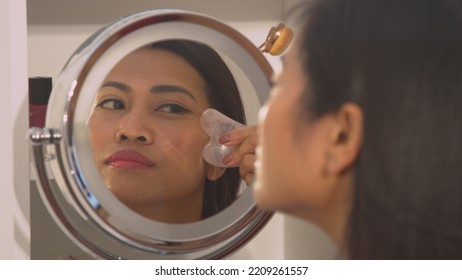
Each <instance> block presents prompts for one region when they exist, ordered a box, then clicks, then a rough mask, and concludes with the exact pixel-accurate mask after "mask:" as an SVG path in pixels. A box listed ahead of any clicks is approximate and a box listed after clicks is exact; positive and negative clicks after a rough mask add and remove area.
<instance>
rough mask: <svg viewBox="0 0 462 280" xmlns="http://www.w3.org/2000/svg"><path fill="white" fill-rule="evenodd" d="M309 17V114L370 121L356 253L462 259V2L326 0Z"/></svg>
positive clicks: (354, 219)
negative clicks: (343, 109)
mask: <svg viewBox="0 0 462 280" xmlns="http://www.w3.org/2000/svg"><path fill="white" fill-rule="evenodd" d="M304 15H305V16H306V21H305V24H304V27H303V29H302V33H301V36H302V37H301V38H300V39H301V40H300V44H299V46H300V50H299V53H300V59H301V61H302V63H303V67H304V71H305V72H306V75H307V76H308V77H309V88H307V89H306V90H305V92H304V94H303V95H302V96H303V97H302V100H303V102H302V104H303V105H302V106H305V107H304V108H303V111H305V112H309V115H307V117H308V116H310V117H311V118H312V117H313V115H314V118H318V117H321V116H323V115H325V114H328V113H330V112H334V111H335V110H337V109H338V108H339V107H340V106H341V105H342V104H343V103H346V102H354V103H356V104H358V105H359V106H360V107H361V108H362V110H363V113H364V139H363V146H362V149H361V152H360V155H359V158H358V159H357V162H356V164H355V167H354V198H353V200H354V201H353V208H352V212H351V214H350V219H349V224H348V228H347V236H346V240H347V244H346V248H345V249H346V251H347V254H348V255H349V257H351V258H353V259H453V258H456V259H462V148H461V145H462V1H458V0H425V1H422V0H320V1H314V2H313V4H312V5H309V7H308V9H307V10H306V13H304Z"/></svg>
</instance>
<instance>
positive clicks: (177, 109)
mask: <svg viewBox="0 0 462 280" xmlns="http://www.w3.org/2000/svg"><path fill="white" fill-rule="evenodd" d="M157 111H159V112H164V113H173V114H182V113H187V112H191V110H188V109H186V108H185V107H183V106H181V105H178V104H165V105H162V106H160V107H159V108H158V109H157Z"/></svg>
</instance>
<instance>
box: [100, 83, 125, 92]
mask: <svg viewBox="0 0 462 280" xmlns="http://www.w3.org/2000/svg"><path fill="white" fill-rule="evenodd" d="M103 87H113V88H116V89H118V90H120V91H123V92H126V93H130V92H132V88H131V87H130V86H129V85H127V84H124V83H121V82H116V81H106V82H104V83H103V85H102V86H101V88H103Z"/></svg>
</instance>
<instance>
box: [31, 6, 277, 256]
mask: <svg viewBox="0 0 462 280" xmlns="http://www.w3.org/2000/svg"><path fill="white" fill-rule="evenodd" d="M172 30H175V32H172ZM166 39H189V40H197V41H201V42H204V43H206V44H209V45H210V46H211V47H213V48H215V49H216V50H217V51H218V52H219V53H220V54H223V55H224V56H225V57H227V58H228V59H229V61H231V62H234V63H235V64H236V65H237V67H238V68H239V69H240V73H233V74H236V76H241V78H242V79H244V80H246V81H247V82H248V83H250V84H249V88H252V90H253V91H254V92H255V93H256V99H258V100H257V102H260V104H263V103H264V101H265V100H266V99H267V97H268V93H269V90H270V80H271V75H272V69H271V66H270V65H269V63H268V62H267V60H266V59H265V57H264V56H263V55H262V53H261V52H260V51H259V50H258V48H257V47H256V46H254V45H253V44H252V43H251V42H250V41H249V40H248V39H247V38H246V37H244V36H243V35H242V34H241V33H239V32H237V31H235V30H234V29H233V28H231V27H229V26H228V25H226V24H224V23H222V22H220V21H219V20H217V19H214V18H211V17H208V16H205V15H202V14H198V13H192V12H188V11H182V10H151V11H145V12H141V13H137V14H134V15H131V16H128V17H125V18H122V19H120V20H117V21H115V22H114V23H112V24H110V25H108V26H107V27H105V28H103V29H101V30H100V31H98V32H97V33H95V34H94V35H93V36H92V37H91V38H89V39H88V40H87V41H86V42H85V43H84V44H82V46H81V47H80V48H79V49H77V50H76V52H75V53H74V54H73V55H72V56H71V58H70V59H69V61H68V62H67V63H66V65H65V67H64V68H63V71H62V73H61V74H60V77H59V78H58V80H57V81H56V83H55V84H54V86H53V90H52V95H51V98H50V103H49V105H48V113H47V119H46V124H45V128H33V129H31V130H30V132H29V135H30V140H31V141H30V142H31V146H32V150H33V155H34V161H35V170H36V173H37V178H38V181H39V184H38V185H39V190H40V194H41V197H42V199H43V201H44V202H45V205H46V207H47V209H48V211H49V213H50V214H51V216H52V217H53V218H54V220H55V221H56V222H57V224H58V225H59V227H60V228H61V230H63V231H64V232H65V233H66V235H67V236H68V237H69V238H70V239H71V240H72V241H73V242H74V243H75V244H77V245H78V246H79V247H80V248H82V249H83V250H84V251H86V252H87V253H89V254H90V255H92V256H93V257H95V258H102V259H219V258H223V257H225V256H227V255H229V254H230V253H232V252H233V251H235V250H236V249H238V248H240V247H241V246H242V245H243V244H245V243H246V242H247V241H248V240H250V238H252V237H253V236H254V235H255V234H256V233H257V232H258V231H259V230H260V229H261V228H262V227H263V226H264V225H265V224H266V222H268V220H269V219H270V218H271V216H272V213H269V212H266V211H263V210H260V209H258V208H257V207H256V205H255V203H254V201H253V198H252V192H251V187H249V188H248V189H247V190H246V191H245V192H244V193H243V195H242V196H241V197H240V198H238V199H237V200H236V201H235V202H234V203H233V204H232V205H231V206H230V207H229V208H228V209H225V210H224V211H222V212H221V213H219V214H217V215H215V216H213V217H210V218H208V219H206V220H203V221H200V222H197V223H193V224H181V225H176V224H175V225H172V224H164V223H160V222H156V221H152V220H149V219H146V218H144V217H142V216H140V215H137V214H135V213H134V212H132V211H131V210H130V209H128V208H127V207H126V206H125V205H123V204H122V203H121V202H119V201H118V200H117V199H115V198H114V197H113V196H112V194H111V193H110V191H109V190H108V189H107V188H106V187H104V184H103V182H102V179H101V178H100V176H98V174H96V173H97V172H96V171H95V170H96V168H95V166H94V163H93V161H92V159H90V158H91V156H89V155H90V151H91V150H90V147H89V143H88V142H89V141H88V132H87V130H86V129H85V125H86V120H87V118H88V115H89V110H90V108H91V106H90V104H91V102H92V98H85V97H88V96H89V95H91V94H92V92H93V94H94V92H96V91H95V85H99V84H100V82H101V80H102V79H103V78H104V76H105V75H104V73H108V72H109V70H110V69H111V68H112V67H113V66H114V65H115V63H116V62H117V61H119V60H120V59H121V58H122V57H124V56H125V55H126V54H128V53H129V52H131V51H133V50H135V49H136V48H138V47H140V46H142V45H145V44H147V43H149V42H153V41H156V40H166ZM240 90H241V92H242V90H248V88H240ZM90 99H91V100H90ZM102 209H103V210H104V211H101V210H102Z"/></svg>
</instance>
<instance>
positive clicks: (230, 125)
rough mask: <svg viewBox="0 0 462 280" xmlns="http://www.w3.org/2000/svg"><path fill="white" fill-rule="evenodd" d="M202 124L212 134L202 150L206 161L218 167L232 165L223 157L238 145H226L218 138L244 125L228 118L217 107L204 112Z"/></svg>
mask: <svg viewBox="0 0 462 280" xmlns="http://www.w3.org/2000/svg"><path fill="white" fill-rule="evenodd" d="M201 126H202V128H203V129H204V130H205V132H207V134H208V135H209V136H210V141H209V142H208V143H207V144H206V145H205V147H204V150H203V151H202V156H203V157H204V159H205V161H207V162H208V163H210V164H212V165H214V166H218V167H230V166H228V165H226V164H224V163H223V158H224V157H225V156H227V155H229V154H230V153H231V152H232V151H233V150H234V149H235V148H236V147H229V146H225V145H223V144H221V143H220V142H219V141H218V139H219V138H220V136H222V135H224V134H226V133H227V132H229V131H231V130H233V129H235V128H238V127H243V126H244V125H243V124H241V123H239V122H237V121H235V120H233V119H230V118H228V117H227V116H225V115H223V114H222V113H220V112H218V111H217V110H215V109H207V110H205V111H204V112H203V113H202V116H201Z"/></svg>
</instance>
